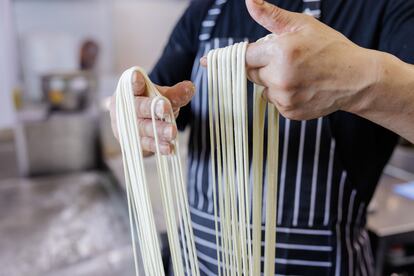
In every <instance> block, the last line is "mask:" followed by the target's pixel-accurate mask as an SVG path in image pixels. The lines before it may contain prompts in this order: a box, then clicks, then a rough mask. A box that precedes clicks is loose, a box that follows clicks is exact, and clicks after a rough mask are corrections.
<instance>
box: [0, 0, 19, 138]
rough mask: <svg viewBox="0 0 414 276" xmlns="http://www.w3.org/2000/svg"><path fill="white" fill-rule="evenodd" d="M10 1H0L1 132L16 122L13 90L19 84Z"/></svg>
mask: <svg viewBox="0 0 414 276" xmlns="http://www.w3.org/2000/svg"><path fill="white" fill-rule="evenodd" d="M12 21H13V20H12V12H11V6H10V0H2V1H0V41H1V42H0V130H1V129H4V128H10V127H11V126H12V125H13V124H14V121H15V114H14V108H13V101H12V90H13V89H14V88H15V86H16V84H17V70H16V61H15V58H16V53H15V43H14V36H13V25H12V24H11V23H12Z"/></svg>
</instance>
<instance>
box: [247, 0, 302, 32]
mask: <svg viewBox="0 0 414 276" xmlns="http://www.w3.org/2000/svg"><path fill="white" fill-rule="evenodd" d="M246 5H247V9H248V11H249V13H250V15H251V16H252V17H253V19H254V20H255V21H256V22H257V23H259V24H260V25H262V26H263V27H265V28H266V29H267V30H269V31H270V32H272V33H275V34H282V33H286V32H291V31H294V30H295V29H296V28H297V27H299V26H300V25H301V23H302V19H303V16H302V15H301V14H299V13H294V12H289V11H286V10H284V9H281V8H279V7H277V6H275V5H272V4H270V3H268V2H266V1H263V0H246Z"/></svg>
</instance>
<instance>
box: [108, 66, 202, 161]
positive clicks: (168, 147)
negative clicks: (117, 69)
mask: <svg viewBox="0 0 414 276" xmlns="http://www.w3.org/2000/svg"><path fill="white" fill-rule="evenodd" d="M132 84H133V91H134V96H135V110H136V115H137V118H138V127H139V133H140V135H141V145H142V149H143V150H144V155H149V154H150V153H154V152H155V151H156V148H155V140H154V133H153V128H152V120H151V102H152V100H151V98H150V97H149V95H148V93H147V89H146V87H145V82H144V78H143V76H142V75H141V74H140V73H138V72H136V73H135V74H134V75H133V78H132ZM157 89H158V91H159V92H160V93H161V94H162V95H163V96H165V97H166V98H167V99H169V100H170V102H171V106H172V108H173V112H174V114H175V116H176V117H177V116H178V113H179V111H180V108H181V107H183V106H185V105H187V104H188V103H189V102H190V100H191V98H192V97H193V95H194V92H195V87H194V85H193V84H192V82H190V81H184V82H180V83H178V84H176V85H175V86H172V87H162V86H157ZM115 107H116V104H115V95H113V96H112V97H111V103H110V115H111V125H112V131H113V132H114V134H115V137H117V139H118V127H117V123H116V109H115ZM169 108H170V107H169V105H168V104H167V103H166V102H165V101H159V102H158V103H157V106H156V114H157V117H159V118H162V117H164V116H165V115H168V114H170V111H171V110H169ZM157 132H158V135H159V139H160V150H161V154H165V155H168V154H171V153H172V152H173V150H174V148H173V145H172V144H171V142H172V141H173V140H174V139H175V138H176V137H177V128H176V127H175V126H174V125H172V124H169V123H166V122H163V121H157Z"/></svg>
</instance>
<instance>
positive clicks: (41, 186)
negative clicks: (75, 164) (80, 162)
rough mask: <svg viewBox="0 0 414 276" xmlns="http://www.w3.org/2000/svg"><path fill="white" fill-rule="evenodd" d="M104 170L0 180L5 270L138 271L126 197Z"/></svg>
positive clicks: (77, 275) (15, 275)
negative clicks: (108, 181) (117, 191)
mask: <svg viewBox="0 0 414 276" xmlns="http://www.w3.org/2000/svg"><path fill="white" fill-rule="evenodd" d="M105 181H106V180H105V178H103V177H102V176H101V175H99V174H97V173H94V172H89V173H75V174H71V175H66V176H53V177H42V178H33V179H17V178H12V179H8V180H5V179H3V180H1V181H0V237H1V239H0V267H1V269H0V275H5V276H6V275H7V276H26V275H31V276H37V275H39V276H40V275H42V276H43V275H46V276H55V275H60V276H62V275H71V276H83V275H85V276H86V275H100V276H106V275H108V276H109V275H121V276H123V275H125V276H127V275H133V262H132V254H131V247H130V234H129V228H128V227H129V225H128V218H127V213H126V208H125V204H124V202H123V199H121V198H117V197H116V196H114V195H115V193H114V192H111V190H110V185H108V184H106V182H105Z"/></svg>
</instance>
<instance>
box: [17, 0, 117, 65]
mask: <svg viewBox="0 0 414 276" xmlns="http://www.w3.org/2000/svg"><path fill="white" fill-rule="evenodd" d="M111 3H112V1H109V0H83V1H78V0H71V1H14V8H15V14H16V24H17V32H18V35H19V39H20V41H22V38H25V37H27V36H29V35H33V34H34V33H42V34H44V33H50V34H54V33H55V34H67V35H70V36H72V37H73V38H74V39H76V40H77V41H78V42H79V45H80V43H81V42H82V40H84V39H86V38H92V39H94V40H96V41H97V42H98V43H99V44H100V47H101V53H100V54H101V56H100V61H101V63H100V64H99V66H98V67H99V70H100V71H101V72H109V71H111V70H112V67H113V63H112V62H113V61H112V54H113V51H112V22H111V21H112V20H111Z"/></svg>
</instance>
